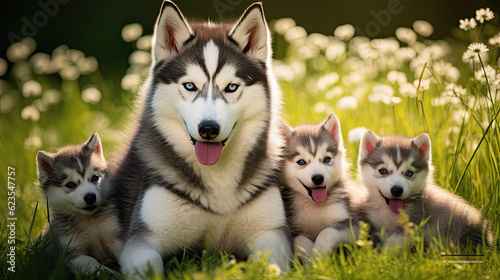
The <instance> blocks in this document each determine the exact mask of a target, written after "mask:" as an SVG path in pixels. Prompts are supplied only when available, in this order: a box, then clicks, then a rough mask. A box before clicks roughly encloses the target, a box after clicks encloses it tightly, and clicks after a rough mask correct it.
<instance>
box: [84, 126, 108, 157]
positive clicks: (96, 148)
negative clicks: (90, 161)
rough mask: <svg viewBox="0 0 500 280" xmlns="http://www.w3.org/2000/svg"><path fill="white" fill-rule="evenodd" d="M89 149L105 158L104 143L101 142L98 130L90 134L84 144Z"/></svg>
mask: <svg viewBox="0 0 500 280" xmlns="http://www.w3.org/2000/svg"><path fill="white" fill-rule="evenodd" d="M83 145H84V146H85V147H86V148H87V149H88V150H89V151H92V153H94V154H96V155H97V156H99V157H100V158H101V159H103V160H104V155H103V153H102V144H101V138H99V134H97V132H94V134H92V135H91V136H90V138H89V139H87V141H85V143H84V144H83Z"/></svg>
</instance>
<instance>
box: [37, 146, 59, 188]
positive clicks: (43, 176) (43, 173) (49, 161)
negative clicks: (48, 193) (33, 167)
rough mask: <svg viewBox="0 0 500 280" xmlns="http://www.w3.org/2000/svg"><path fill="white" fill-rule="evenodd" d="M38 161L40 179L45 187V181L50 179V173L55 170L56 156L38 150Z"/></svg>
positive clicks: (41, 184)
mask: <svg viewBox="0 0 500 280" xmlns="http://www.w3.org/2000/svg"><path fill="white" fill-rule="evenodd" d="M36 161H37V171H38V181H40V186H41V187H43V185H44V184H45V182H47V180H48V179H49V175H50V173H52V170H54V164H55V162H56V160H55V156H54V155H53V154H50V153H47V152H44V151H38V153H37V154H36Z"/></svg>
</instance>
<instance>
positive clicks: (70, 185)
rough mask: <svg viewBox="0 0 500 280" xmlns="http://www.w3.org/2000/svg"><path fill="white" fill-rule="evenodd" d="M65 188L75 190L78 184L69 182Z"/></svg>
mask: <svg viewBox="0 0 500 280" xmlns="http://www.w3.org/2000/svg"><path fill="white" fill-rule="evenodd" d="M65 186H66V188H68V189H74V188H75V187H76V184H75V183H73V182H69V183H67V184H66V185H65Z"/></svg>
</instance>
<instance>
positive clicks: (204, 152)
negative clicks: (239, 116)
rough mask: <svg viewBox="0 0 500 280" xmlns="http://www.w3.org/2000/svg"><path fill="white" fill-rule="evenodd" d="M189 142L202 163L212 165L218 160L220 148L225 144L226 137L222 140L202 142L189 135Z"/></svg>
mask: <svg viewBox="0 0 500 280" xmlns="http://www.w3.org/2000/svg"><path fill="white" fill-rule="evenodd" d="M190 137H191V142H192V143H193V146H194V153H195V154H196V158H198V161H199V162H200V163H201V164H203V165H214V164H215V163H217V161H218V160H219V158H220V156H221V154H222V148H223V147H224V146H225V145H226V141H227V139H229V137H228V138H226V139H225V140H224V141H222V142H202V141H197V140H196V139H194V138H193V137H192V136H191V135H190Z"/></svg>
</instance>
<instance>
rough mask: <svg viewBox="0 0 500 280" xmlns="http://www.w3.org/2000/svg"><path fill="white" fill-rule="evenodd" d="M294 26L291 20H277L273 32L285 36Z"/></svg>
mask: <svg viewBox="0 0 500 280" xmlns="http://www.w3.org/2000/svg"><path fill="white" fill-rule="evenodd" d="M294 26H295V21H294V20H293V19H291V18H282V19H278V20H277V21H276V22H275V23H274V30H275V31H276V32H277V33H278V34H281V35H283V34H285V33H286V32H287V31H288V30H289V29H290V28H292V27H294Z"/></svg>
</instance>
